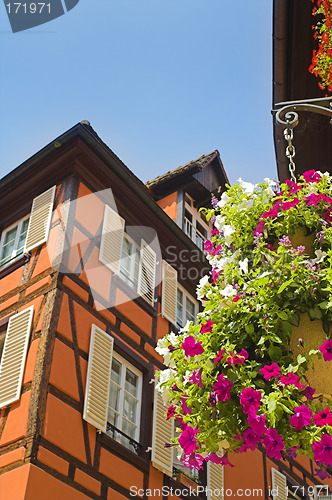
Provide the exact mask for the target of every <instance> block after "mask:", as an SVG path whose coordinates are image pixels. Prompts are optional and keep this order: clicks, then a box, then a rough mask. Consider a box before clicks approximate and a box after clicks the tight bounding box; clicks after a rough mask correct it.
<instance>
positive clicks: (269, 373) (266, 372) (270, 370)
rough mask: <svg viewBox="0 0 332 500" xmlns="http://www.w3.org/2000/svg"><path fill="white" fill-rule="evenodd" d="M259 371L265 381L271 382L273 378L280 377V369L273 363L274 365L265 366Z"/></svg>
mask: <svg viewBox="0 0 332 500" xmlns="http://www.w3.org/2000/svg"><path fill="white" fill-rule="evenodd" d="M259 371H260V372H261V373H262V374H263V377H264V378H265V380H270V378H272V377H279V374H280V367H279V366H278V365H277V363H272V365H265V366H264V367H263V368H261V369H260V370H259Z"/></svg>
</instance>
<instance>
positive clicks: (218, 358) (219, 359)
mask: <svg viewBox="0 0 332 500" xmlns="http://www.w3.org/2000/svg"><path fill="white" fill-rule="evenodd" d="M224 352H225V349H221V351H219V353H218V354H217V357H215V358H214V364H215V365H216V364H217V363H219V361H221V360H222V357H223V355H224Z"/></svg>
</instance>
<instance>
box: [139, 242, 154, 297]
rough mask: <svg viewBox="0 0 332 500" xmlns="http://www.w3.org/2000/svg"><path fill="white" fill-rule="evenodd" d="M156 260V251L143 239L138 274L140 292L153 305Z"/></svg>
mask: <svg viewBox="0 0 332 500" xmlns="http://www.w3.org/2000/svg"><path fill="white" fill-rule="evenodd" d="M156 260H157V259H156V252H155V251H154V250H153V249H152V248H151V247H150V246H149V245H148V244H147V243H146V242H145V241H144V240H142V241H141V254H140V269H139V275H138V293H139V294H140V295H142V297H144V298H145V299H146V300H147V301H148V302H149V303H150V304H151V305H152V306H153V305H154V288H155V276H156V264H157V262H156Z"/></svg>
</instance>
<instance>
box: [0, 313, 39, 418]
mask: <svg viewBox="0 0 332 500" xmlns="http://www.w3.org/2000/svg"><path fill="white" fill-rule="evenodd" d="M32 316H33V306H31V307H28V308H27V309H24V311H21V312H19V313H17V314H14V315H13V316H11V317H10V318H9V322H8V328H7V332H6V337H5V344H4V348H3V352H2V357H1V363H0V408H1V407H3V406H7V405H9V404H10V403H13V402H14V401H17V400H18V399H19V398H20V394H21V386H22V379H23V372H24V367H25V360H26V355H27V351H28V344H29V337H30V331H31V324H32Z"/></svg>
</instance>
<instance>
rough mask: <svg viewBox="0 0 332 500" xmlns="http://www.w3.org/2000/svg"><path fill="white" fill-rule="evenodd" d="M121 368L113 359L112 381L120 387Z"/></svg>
mask: <svg viewBox="0 0 332 500" xmlns="http://www.w3.org/2000/svg"><path fill="white" fill-rule="evenodd" d="M121 368H122V366H121V363H120V362H119V361H117V360H116V359H114V358H113V359H112V372H111V380H114V382H115V383H116V384H118V385H120V381H121Z"/></svg>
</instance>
